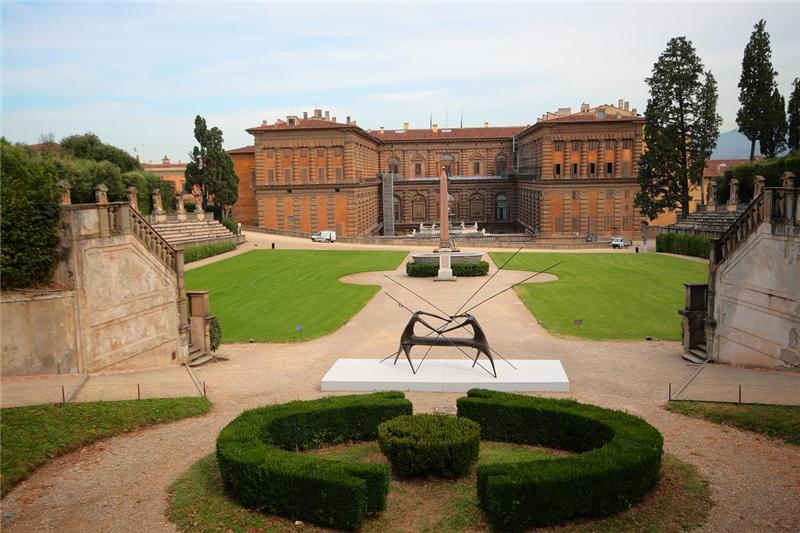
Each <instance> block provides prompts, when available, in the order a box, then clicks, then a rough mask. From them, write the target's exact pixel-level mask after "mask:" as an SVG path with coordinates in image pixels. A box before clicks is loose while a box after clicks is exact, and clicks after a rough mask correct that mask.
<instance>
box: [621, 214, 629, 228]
mask: <svg viewBox="0 0 800 533" xmlns="http://www.w3.org/2000/svg"><path fill="white" fill-rule="evenodd" d="M622 229H624V230H630V229H631V217H629V216H628V217H622Z"/></svg>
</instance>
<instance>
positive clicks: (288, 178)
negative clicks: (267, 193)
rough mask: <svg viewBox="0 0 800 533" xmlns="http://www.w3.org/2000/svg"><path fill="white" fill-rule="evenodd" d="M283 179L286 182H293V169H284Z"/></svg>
mask: <svg viewBox="0 0 800 533" xmlns="http://www.w3.org/2000/svg"><path fill="white" fill-rule="evenodd" d="M283 179H284V180H286V181H292V169H291V168H284V169H283Z"/></svg>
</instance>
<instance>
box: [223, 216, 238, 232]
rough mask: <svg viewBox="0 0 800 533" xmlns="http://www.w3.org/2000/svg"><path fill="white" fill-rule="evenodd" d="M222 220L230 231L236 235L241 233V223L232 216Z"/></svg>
mask: <svg viewBox="0 0 800 533" xmlns="http://www.w3.org/2000/svg"><path fill="white" fill-rule="evenodd" d="M220 222H222V225H223V226H225V227H226V228H228V231H230V232H231V233H233V234H234V235H238V234H239V224H237V223H236V221H235V220H233V219H232V218H226V219H225V220H220Z"/></svg>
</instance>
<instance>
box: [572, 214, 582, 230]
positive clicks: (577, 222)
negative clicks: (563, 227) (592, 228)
mask: <svg viewBox="0 0 800 533" xmlns="http://www.w3.org/2000/svg"><path fill="white" fill-rule="evenodd" d="M580 230H581V217H572V231H575V232H578V231H580Z"/></svg>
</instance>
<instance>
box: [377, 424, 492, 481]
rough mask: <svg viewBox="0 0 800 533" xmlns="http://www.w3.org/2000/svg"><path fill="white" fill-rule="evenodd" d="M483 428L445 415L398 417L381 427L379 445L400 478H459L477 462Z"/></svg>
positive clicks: (379, 428) (379, 429) (379, 427)
mask: <svg viewBox="0 0 800 533" xmlns="http://www.w3.org/2000/svg"><path fill="white" fill-rule="evenodd" d="M480 438H481V427H480V426H479V425H478V424H476V423H475V422H473V421H472V420H468V419H466V418H456V417H453V416H449V415H443V414H419V415H408V416H399V417H397V418H395V419H393V420H389V421H387V422H384V423H383V424H381V425H380V426H378V443H379V444H380V447H381V451H382V452H383V455H385V456H386V457H387V458H388V459H389V462H390V463H391V465H392V471H393V472H394V473H395V474H397V475H398V476H400V477H414V476H425V475H428V474H433V475H436V476H441V477H444V478H457V477H459V476H462V475H464V474H466V473H467V472H468V471H469V468H470V466H472V465H473V464H474V463H475V462H476V461H477V460H478V450H479V448H480Z"/></svg>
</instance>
